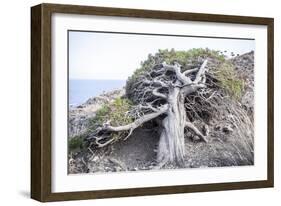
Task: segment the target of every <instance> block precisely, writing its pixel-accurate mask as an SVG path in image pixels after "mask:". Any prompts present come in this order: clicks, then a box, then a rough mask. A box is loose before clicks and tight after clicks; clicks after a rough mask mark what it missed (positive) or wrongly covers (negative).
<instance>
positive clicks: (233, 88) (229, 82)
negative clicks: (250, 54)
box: [215, 62, 244, 100]
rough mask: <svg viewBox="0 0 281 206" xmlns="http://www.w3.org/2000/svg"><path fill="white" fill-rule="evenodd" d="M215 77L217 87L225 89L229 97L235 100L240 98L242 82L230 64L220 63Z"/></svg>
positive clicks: (242, 87)
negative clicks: (217, 83) (217, 82)
mask: <svg viewBox="0 0 281 206" xmlns="http://www.w3.org/2000/svg"><path fill="white" fill-rule="evenodd" d="M215 77H216V78H217V80H218V81H219V85H220V86H221V87H222V88H223V89H225V91H226V92H227V93H228V94H229V95H230V96H232V97H234V98H235V99H237V100H239V99H240V98H241V97H242V94H243V90H244V81H243V80H242V79H240V78H239V77H238V75H237V73H236V71H235V70H234V67H233V65H232V64H231V63H229V62H224V63H222V64H221V65H220V67H219V68H217V71H216V73H215Z"/></svg>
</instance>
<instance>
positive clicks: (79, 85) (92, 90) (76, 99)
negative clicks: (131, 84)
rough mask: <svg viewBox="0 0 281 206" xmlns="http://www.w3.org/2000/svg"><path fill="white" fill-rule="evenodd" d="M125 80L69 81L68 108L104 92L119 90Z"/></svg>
mask: <svg viewBox="0 0 281 206" xmlns="http://www.w3.org/2000/svg"><path fill="white" fill-rule="evenodd" d="M125 84H126V80H96V79H70V80H69V106H71V107H75V106H78V105H80V104H82V103H84V102H86V101H87V100H88V99H89V98H91V97H95V96H98V95H100V94H102V93H104V92H109V91H112V90H115V89H121V88H123V87H124V86H125Z"/></svg>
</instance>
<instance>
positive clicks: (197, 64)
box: [31, 4, 274, 202]
mask: <svg viewBox="0 0 281 206" xmlns="http://www.w3.org/2000/svg"><path fill="white" fill-rule="evenodd" d="M273 22H274V21H273V19H271V18H262V17H246V16H228V15H214V14H199V13H183V12H171V11H152V10H137V9H121V8H104V7H90V6H74V5H57V4H41V5H37V6H34V7H32V8H31V75H32V76H31V197H32V198H34V199H36V200H39V201H42V202H47V201H61V200H79V199H92V198H107V197H123V196H137V195H158V194H171V193H188V192H203V191H218V190H233V189H250V188H266V187H273V182H274V181H273V179H274V168H273V154H274V144H273V119H274V118H273V108H274V105H273V102H274V97H273V93H274V92H273V25H274V24H273Z"/></svg>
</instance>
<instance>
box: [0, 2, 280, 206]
mask: <svg viewBox="0 0 281 206" xmlns="http://www.w3.org/2000/svg"><path fill="white" fill-rule="evenodd" d="M45 2H48V3H67V4H84V5H95V6H111V7H127V8H141V9H157V10H171V11H186V12H201V13H220V14H231V15H248V16H249V15H251V16H268V17H274V18H275V64H274V65H275V188H274V189H255V190H240V191H239V190H237V191H223V192H207V193H193V194H177V195H162V196H146V197H133V198H115V199H106V200H87V201H79V202H77V201H72V202H57V203H47V205H66V206H67V205H81V206H82V205H92V204H95V205H103V206H106V205H116V206H117V205H124V206H125V205H134V206H135V205H161V206H165V205H216V206H220V205H228V206H232V205H235V206H237V205H280V203H278V202H280V199H281V198H280V196H281V141H280V136H281V127H280V126H279V127H278V125H279V124H280V122H281V121H280V120H281V119H280V117H281V116H280V107H279V105H281V96H280V93H279V87H280V86H281V73H280V69H279V68H280V67H281V61H280V60H281V47H280V37H281V13H280V6H281V5H278V4H279V2H278V1H275V0H266V1H265V0H263V1H261V0H253V1H252V0H212V1H210V0H184V1H183V0H166V1H163V0H122V1H121V0H119V1H116V0H115V1H114V0H107V1H102V0H79V1H75V0H57V1H47V0H46V1H45ZM39 3H41V1H37V0H29V1H28V2H27V1H20V0H18V1H16V0H10V1H2V2H1V12H0V16H1V18H0V22H1V31H0V65H1V66H0V69H1V75H0V94H1V100H0V114H1V116H0V131H1V132H0V138H1V139H0V140H1V141H0V144H1V147H0V165H1V167H0V203H1V205H30V206H32V205H39V204H40V203H38V202H36V201H34V200H31V199H29V184H30V169H29V168H30V155H29V154H30V7H31V6H33V5H36V4H39Z"/></svg>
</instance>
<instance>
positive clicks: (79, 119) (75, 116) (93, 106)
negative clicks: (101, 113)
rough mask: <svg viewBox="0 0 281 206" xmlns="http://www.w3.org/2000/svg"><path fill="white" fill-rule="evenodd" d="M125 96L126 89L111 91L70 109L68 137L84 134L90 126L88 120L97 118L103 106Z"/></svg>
mask: <svg viewBox="0 0 281 206" xmlns="http://www.w3.org/2000/svg"><path fill="white" fill-rule="evenodd" d="M124 94H125V90H124V89H120V90H114V91H110V92H107V93H103V94H102V95H99V96H97V97H93V98H90V99H88V100H87V101H86V102H85V103H83V104H81V105H79V106H77V107H73V108H70V109H69V122H68V125H69V131H68V132H69V136H68V137H69V138H70V139H71V138H73V137H75V136H77V135H80V134H82V133H84V132H85V131H86V129H87V126H88V120H89V119H90V118H93V117H94V116H95V113H96V111H97V110H99V109H100V108H101V107H102V105H104V104H106V103H110V102H112V101H113V100H114V99H116V98H117V97H121V96H123V95H124Z"/></svg>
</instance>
